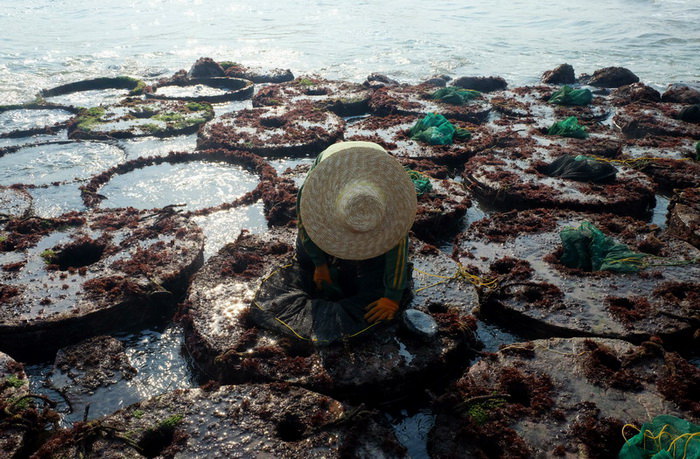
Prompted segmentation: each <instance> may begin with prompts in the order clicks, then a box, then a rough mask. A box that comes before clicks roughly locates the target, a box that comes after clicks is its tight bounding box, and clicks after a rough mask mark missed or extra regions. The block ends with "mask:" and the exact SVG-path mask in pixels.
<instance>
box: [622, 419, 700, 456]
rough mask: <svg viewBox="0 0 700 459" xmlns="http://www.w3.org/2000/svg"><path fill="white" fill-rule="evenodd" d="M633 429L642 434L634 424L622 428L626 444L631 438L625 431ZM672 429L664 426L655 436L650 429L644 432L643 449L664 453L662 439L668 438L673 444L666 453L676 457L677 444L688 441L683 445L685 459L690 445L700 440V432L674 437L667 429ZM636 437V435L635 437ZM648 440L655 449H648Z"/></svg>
mask: <svg viewBox="0 0 700 459" xmlns="http://www.w3.org/2000/svg"><path fill="white" fill-rule="evenodd" d="M628 427H629V428H632V429H634V430H636V431H637V432H641V430H640V429H639V427H637V426H635V425H634V424H625V425H624V426H622V438H624V440H625V443H628V442H629V441H630V438H631V437H630V438H627V435H625V429H626V428H628ZM668 427H670V426H669V424H666V425H664V426H663V427H662V428H661V430H660V431H659V433H658V434H656V435H654V433H653V432H652V431H650V430H649V429H645V430H644V435H643V436H642V438H643V442H642V448H644V449H645V450H649V451H662V450H664V448H663V447H662V445H661V439H662V438H663V437H664V436H668V437H669V440H671V443H670V444H669V446H668V448H666V449H665V451H667V452H669V453H671V454H672V455H673V456H674V457H675V455H676V448H677V445H676V443H677V442H679V441H680V440H683V439H686V441H685V444H684V445H683V456H682V457H681V459H685V458H686V456H687V455H688V445H689V444H690V442H691V441H693V440H700V432H695V433H685V434H682V435H674V434H673V433H671V432H667V431H666V429H667V428H668ZM633 437H634V435H633ZM647 439H648V440H651V441H652V442H653V444H654V448H653V449H652V448H648V447H647V443H646V442H647Z"/></svg>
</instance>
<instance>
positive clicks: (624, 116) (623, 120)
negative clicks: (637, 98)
mask: <svg viewBox="0 0 700 459" xmlns="http://www.w3.org/2000/svg"><path fill="white" fill-rule="evenodd" d="M683 107H684V106H683V105H681V104H673V103H663V102H659V103H655V104H654V103H635V104H629V105H627V106H625V107H622V108H620V109H618V111H617V113H616V114H615V117H614V118H613V123H614V124H615V126H616V127H617V128H618V129H620V131H621V132H622V133H623V134H624V135H625V136H626V137H628V138H632V139H638V138H642V137H647V136H667V137H689V138H692V139H696V140H697V139H700V124H694V123H689V122H686V121H681V120H679V119H677V118H676V117H677V116H678V114H679V113H680V111H681V109H682V108H683Z"/></svg>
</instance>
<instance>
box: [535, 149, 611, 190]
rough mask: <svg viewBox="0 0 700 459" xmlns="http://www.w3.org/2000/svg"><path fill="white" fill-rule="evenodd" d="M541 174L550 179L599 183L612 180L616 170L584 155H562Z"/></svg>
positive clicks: (543, 169)
mask: <svg viewBox="0 0 700 459" xmlns="http://www.w3.org/2000/svg"><path fill="white" fill-rule="evenodd" d="M542 172H544V173H545V174H547V175H549V176H550V177H560V178H564V179H570V180H578V181H581V182H595V183H599V182H606V181H611V180H614V179H615V176H616V174H617V169H616V168H615V166H613V165H611V164H608V163H604V162H600V161H596V160H595V159H593V158H589V157H587V156H584V155H577V156H574V155H568V154H564V155H561V156H560V157H558V158H557V159H555V160H554V161H552V162H551V163H550V164H547V165H546V166H545V167H544V168H542Z"/></svg>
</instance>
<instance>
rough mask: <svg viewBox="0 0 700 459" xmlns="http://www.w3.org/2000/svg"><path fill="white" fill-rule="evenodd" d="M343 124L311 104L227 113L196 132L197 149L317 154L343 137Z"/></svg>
mask: <svg viewBox="0 0 700 459" xmlns="http://www.w3.org/2000/svg"><path fill="white" fill-rule="evenodd" d="M344 127H345V122H344V121H343V120H342V118H340V117H338V115H335V114H334V113H332V112H330V111H326V110H319V109H318V108H317V107H316V106H315V105H314V104H313V103H312V102H309V101H301V102H298V103H296V104H294V105H285V106H279V107H261V108H253V109H244V110H241V111H238V112H233V113H227V114H224V115H222V116H221V117H220V118H217V119H215V120H213V121H211V122H209V123H207V124H205V125H204V127H203V128H202V129H201V130H200V131H199V136H198V139H197V148H199V149H207V148H226V149H230V150H244V151H250V152H252V153H255V154H258V155H262V156H304V155H309V154H318V153H320V152H321V151H323V150H324V149H325V148H326V147H327V146H329V145H331V144H333V143H334V142H335V141H337V140H339V139H340V138H341V137H342V135H343V129H344Z"/></svg>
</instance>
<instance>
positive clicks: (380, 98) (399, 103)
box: [369, 84, 491, 124]
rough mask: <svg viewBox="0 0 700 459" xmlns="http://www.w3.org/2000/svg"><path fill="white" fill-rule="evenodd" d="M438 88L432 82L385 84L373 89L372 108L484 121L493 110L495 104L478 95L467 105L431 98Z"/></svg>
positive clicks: (383, 112)
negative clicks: (492, 105) (430, 83)
mask: <svg viewBox="0 0 700 459" xmlns="http://www.w3.org/2000/svg"><path fill="white" fill-rule="evenodd" d="M437 89H438V88H436V87H435V86H432V85H429V84H421V85H398V86H385V87H382V88H379V89H377V90H375V91H374V93H372V98H371V100H370V102H369V109H370V111H371V112H372V113H374V114H376V115H380V116H387V115H412V116H420V115H422V116H425V115H427V114H428V113H437V114H441V115H443V116H444V117H445V118H450V119H456V120H462V121H468V122H470V123H474V124H481V123H483V122H484V121H486V119H487V118H488V116H489V113H490V112H491V104H490V103H488V102H487V100H486V99H485V98H478V99H474V100H472V101H470V102H468V103H466V104H464V105H453V104H448V103H445V102H441V101H438V100H433V99H430V95H431V94H432V93H434V92H435V91H436V90H437Z"/></svg>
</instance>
